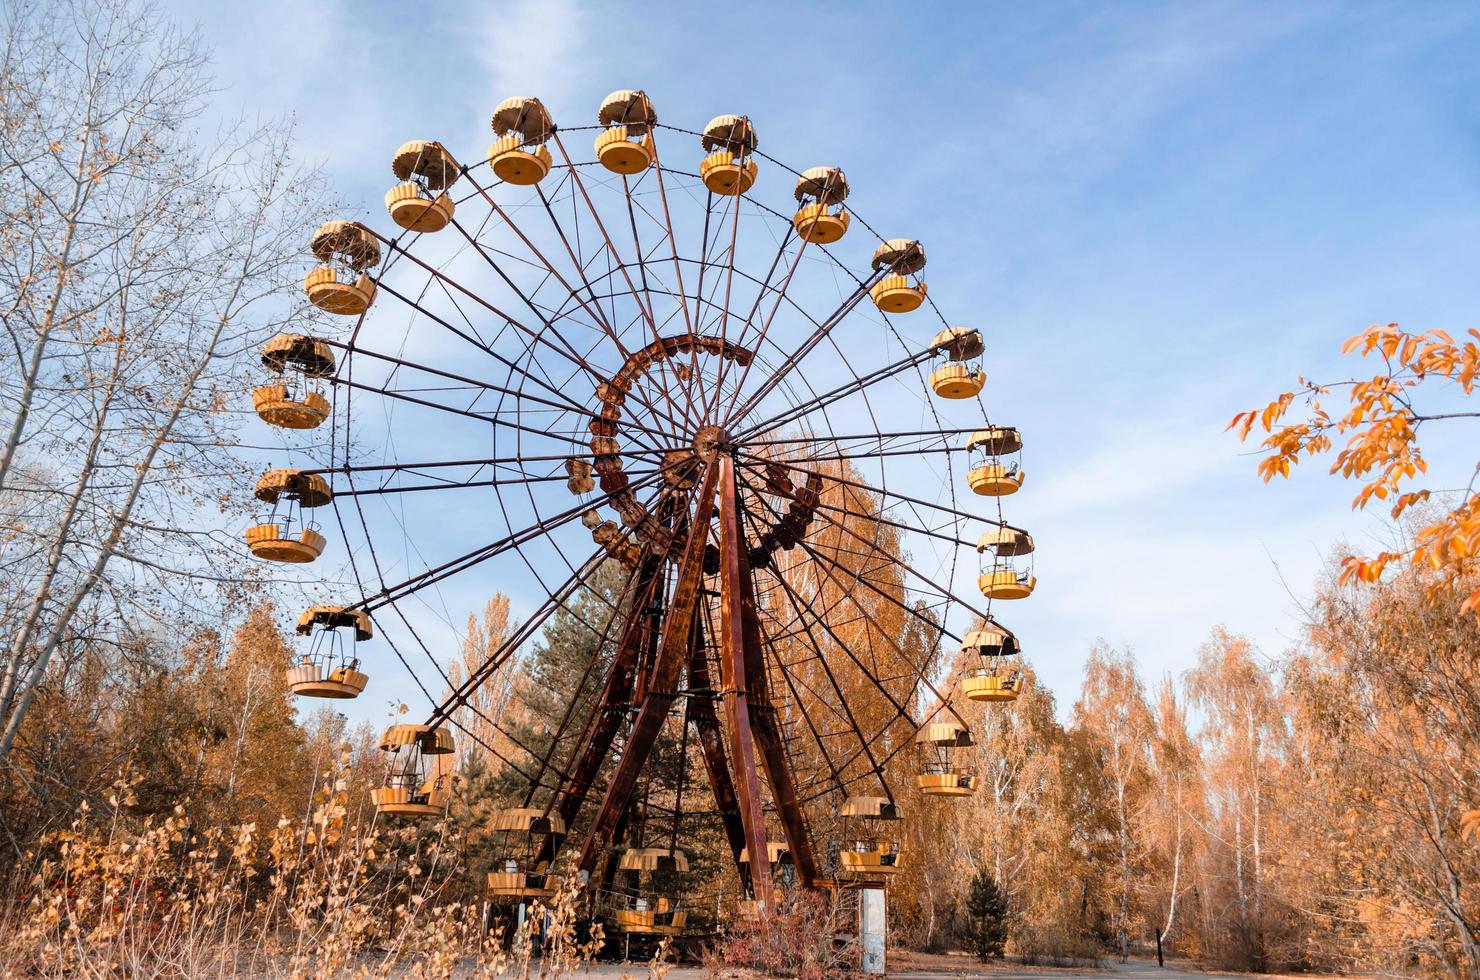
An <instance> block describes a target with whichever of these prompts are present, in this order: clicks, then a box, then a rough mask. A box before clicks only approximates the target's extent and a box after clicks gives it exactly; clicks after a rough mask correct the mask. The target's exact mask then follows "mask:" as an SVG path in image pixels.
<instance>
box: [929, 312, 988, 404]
mask: <svg viewBox="0 0 1480 980" xmlns="http://www.w3.org/2000/svg"><path fill="white" fill-rule="evenodd" d="M930 347H931V349H932V350H934V351H936V352H937V353H940V354H944V355H945V357H946V359H947V360H946V363H944V364H942V365H941V366H940V367H938V368H936V369H935V370H934V371H932V372H930V389H931V390H932V391H934V392H935V393H936V394H937V395H939V396H940V397H941V398H974V397H976V396H977V395H979V394H981V390H982V386H983V385H985V384H986V383H987V373H986V372H985V371H983V370H982V368H981V364H980V359H981V356H982V351H983V350H985V348H986V345H985V344H983V343H982V335H981V332H980V331H978V330H973V329H972V328H971V327H947V328H945V329H944V330H942V331H941V332H940V333H938V334H936V335H935V338H934V339H933V340H931V341H930Z"/></svg>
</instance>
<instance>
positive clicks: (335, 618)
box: [288, 606, 375, 700]
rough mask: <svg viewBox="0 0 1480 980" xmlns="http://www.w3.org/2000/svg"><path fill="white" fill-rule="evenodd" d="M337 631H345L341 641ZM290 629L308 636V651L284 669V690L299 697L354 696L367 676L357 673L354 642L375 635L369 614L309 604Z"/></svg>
mask: <svg viewBox="0 0 1480 980" xmlns="http://www.w3.org/2000/svg"><path fill="white" fill-rule="evenodd" d="M341 630H347V631H348V633H349V640H348V643H346V642H345V640H344V638H343V636H342V634H341V633H340V631H341ZM294 632H295V633H297V634H298V635H299V636H307V637H310V638H311V639H310V642H309V649H308V652H307V653H305V654H303V656H302V657H301V658H300V659H299V661H298V663H296V664H294V665H293V666H292V667H289V668H288V689H289V690H290V691H292V692H293V693H294V694H296V695H298V696H300V697H310V698H334V699H336V700H344V699H348V698H353V697H358V696H359V695H360V693H361V692H362V691H364V690H365V685H366V684H367V683H369V680H370V679H369V678H368V677H366V676H365V675H364V674H363V673H361V672H360V669H359V667H360V659H359V657H358V656H355V655H354V653H353V649H354V646H353V645H354V644H356V643H363V642H364V641H366V640H368V639H370V638H371V637H372V636H374V635H375V628H374V626H373V624H372V623H371V622H370V615H369V613H366V612H365V611H364V610H363V609H349V608H347V607H345V606H309V607H308V608H307V609H305V610H304V611H303V615H301V616H299V617H298V623H297V625H296V626H295V627H294Z"/></svg>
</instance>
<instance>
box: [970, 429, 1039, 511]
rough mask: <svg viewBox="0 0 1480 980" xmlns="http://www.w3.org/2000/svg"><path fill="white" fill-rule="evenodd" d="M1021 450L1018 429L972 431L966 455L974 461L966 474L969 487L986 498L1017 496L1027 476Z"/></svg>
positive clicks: (1021, 444)
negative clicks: (1013, 494)
mask: <svg viewBox="0 0 1480 980" xmlns="http://www.w3.org/2000/svg"><path fill="white" fill-rule="evenodd" d="M1022 449H1023V440H1022V437H1021V436H1020V435H1018V430H1017V429H1014V428H1010V427H1008V426H992V427H991V428H987V429H978V430H976V431H975V432H973V433H972V434H971V435H970V436H969V437H968V438H967V440H966V456H967V459H969V460H971V461H972V465H971V469H970V470H968V471H967V473H966V483H967V486H969V487H970V488H971V490H972V492H973V493H977V494H980V495H981V496H983V497H1005V496H1007V495H1008V494H1012V493H1017V492H1018V490H1020V489H1021V488H1022V485H1023V477H1024V476H1025V474H1024V472H1023V467H1022V462H1021V459H1020V456H1019V454H1020V453H1021V452H1022Z"/></svg>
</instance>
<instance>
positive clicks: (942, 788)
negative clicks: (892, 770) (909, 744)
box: [915, 721, 976, 796]
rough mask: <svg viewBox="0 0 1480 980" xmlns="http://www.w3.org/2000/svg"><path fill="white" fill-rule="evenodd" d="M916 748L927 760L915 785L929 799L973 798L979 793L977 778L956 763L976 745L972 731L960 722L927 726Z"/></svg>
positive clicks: (917, 739)
mask: <svg viewBox="0 0 1480 980" xmlns="http://www.w3.org/2000/svg"><path fill="white" fill-rule="evenodd" d="M915 744H916V745H917V746H919V747H920V749H921V751H922V752H923V754H924V756H925V761H924V762H923V763H922V765H921V768H920V773H919V774H918V775H917V776H916V777H915V785H916V786H918V787H919V788H920V792H922V793H924V794H925V795H926V796H970V795H971V794H972V793H974V792H975V791H976V774H975V773H973V772H972V771H971V770H970V769H964V768H962V767H961V766H960V765H958V764H957V763H956V761H955V759H956V752H957V751H958V750H960V749H964V748H969V747H970V746H971V745H972V744H974V743H973V742H972V738H971V730H970V729H969V728H967V727H966V726H965V725H963V724H961V723H960V722H955V721H937V722H931V723H929V724H927V725H925V726H923V727H922V728H921V729H920V731H919V732H918V733H917V734H916V735H915Z"/></svg>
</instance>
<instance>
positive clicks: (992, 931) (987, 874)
mask: <svg viewBox="0 0 1480 980" xmlns="http://www.w3.org/2000/svg"><path fill="white" fill-rule="evenodd" d="M966 911H967V913H968V914H969V915H970V916H971V933H970V935H971V945H972V946H973V947H974V948H973V952H975V953H976V955H977V956H978V957H979V958H980V959H981V960H982V962H986V961H987V960H989V959H993V958H997V959H1000V958H1001V957H1002V952H1003V950H1004V949H1005V948H1006V946H1007V897H1006V896H1005V895H1003V894H1002V889H1000V888H998V887H997V882H996V880H995V879H993V878H992V869H991V868H990V867H983V868H982V869H981V870H980V871H978V872H977V873H976V877H974V878H972V879H971V892H970V894H968V895H967V897H966Z"/></svg>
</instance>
